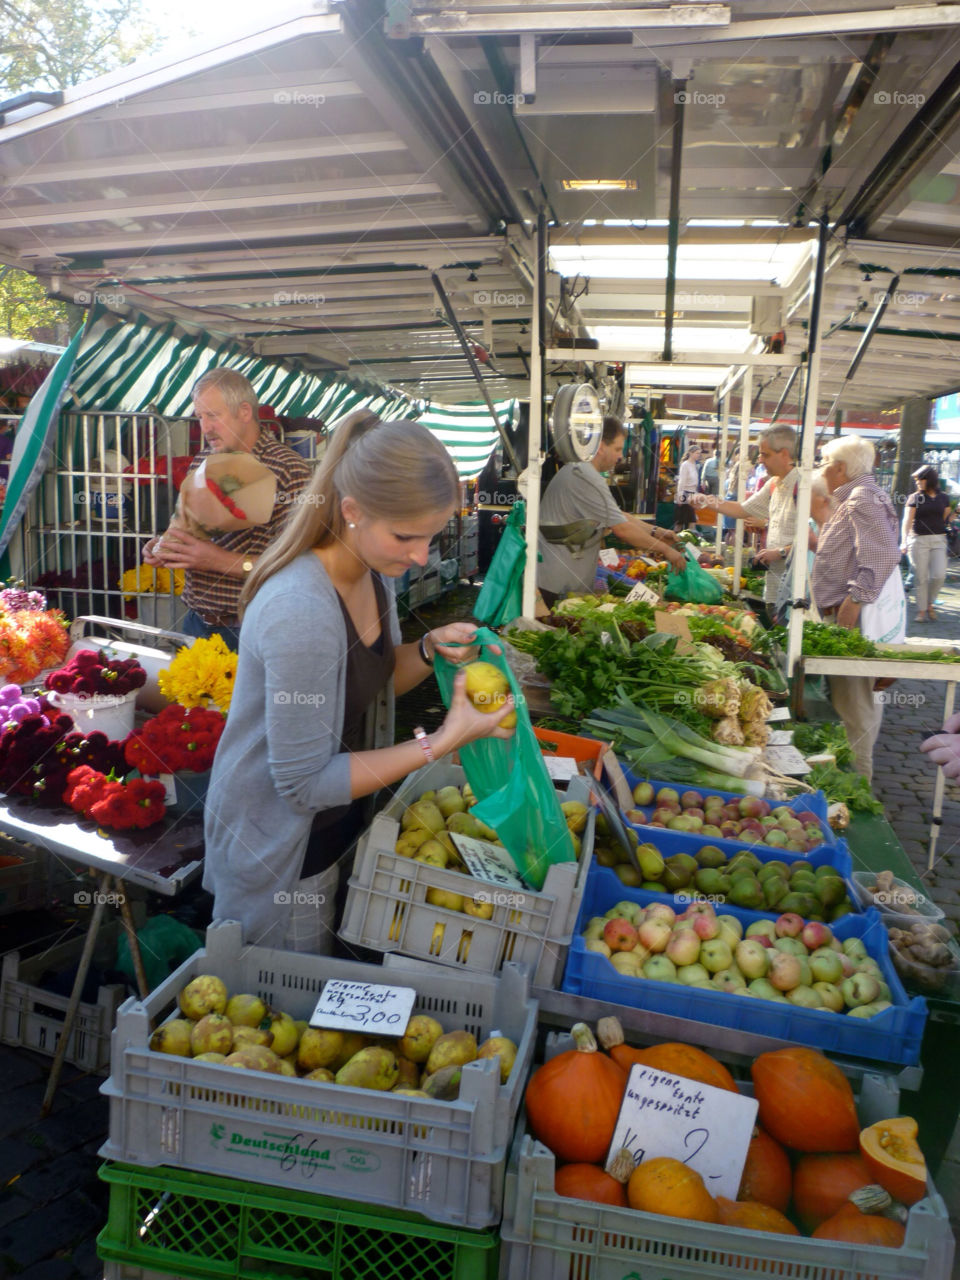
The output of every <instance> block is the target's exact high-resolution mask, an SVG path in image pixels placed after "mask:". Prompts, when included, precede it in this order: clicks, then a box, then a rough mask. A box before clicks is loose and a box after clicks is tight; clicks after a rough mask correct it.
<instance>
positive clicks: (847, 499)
mask: <svg viewBox="0 0 960 1280" xmlns="http://www.w3.org/2000/svg"><path fill="white" fill-rule="evenodd" d="M822 456H823V461H824V464H825V465H824V468H823V478H824V480H825V481H826V484H827V488H828V489H829V490H830V493H831V494H832V495H833V498H834V501H835V502H836V503H838V504H839V505H838V506H837V508H836V510H835V511H834V513H833V515H832V516H831V518H830V520H829V521H828V522H827V525H826V527H825V528H824V530H823V532H822V533H821V535H820V542H819V545H818V547H817V554H816V556H815V557H814V562H813V577H812V579H811V586H812V588H813V598H814V600H815V601H816V604H817V608H818V609H819V610H820V613H821V615H822V616H823V619H824V621H825V622H835V623H837V625H838V626H841V627H849V628H854V627H857V626H859V622H860V611H861V610H862V608H863V606H864V605H865V604H872V603H873V601H874V600H876V598H877V597H878V596H879V594H880V592H881V590H882V589H883V586H884V583H885V582H886V581H887V579H888V578H889V577H890V575H891V573H893V571H894V570H895V569H896V567H897V565H898V564H899V563H900V535H899V522H898V521H897V513H896V511H895V510H894V507H893V503H892V502H891V501H890V497H889V495H888V494H887V493H885V492H884V490H883V489H881V488H880V486H879V485H878V484H877V482H876V480H875V479H874V478H873V464H874V450H873V445H872V444H871V443H870V441H869V440H864V439H862V438H861V437H860V436H849V437H847V438H846V439H843V438H840V439H836V440H831V441H830V442H829V443H828V444H826V445H825V446H824V448H823V453H822ZM830 700H831V702H832V703H833V706H834V709H835V710H836V712H837V715H839V717H840V719H841V720H842V721H843V723H844V726H845V727H846V730H847V737H848V738H849V739H850V745H851V747H852V748H853V753H854V756H855V758H856V767H857V772H858V773H862V774H863V775H864V776H865V777H866V778H867V780H868V781H869V780H870V779H871V778H872V776H873V748H874V744H875V743H876V740H877V736H878V735H879V733H880V722H881V720H882V719H883V701H882V700H881V699H880V698H878V697H877V696H876V691H875V690H874V679H873V677H872V676H831V677H830Z"/></svg>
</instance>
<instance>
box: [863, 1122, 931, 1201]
mask: <svg viewBox="0 0 960 1280" xmlns="http://www.w3.org/2000/svg"><path fill="white" fill-rule="evenodd" d="M860 1154H861V1155H862V1156H863V1158H864V1160H865V1161H866V1165H867V1168H868V1169H869V1170H870V1181H871V1182H879V1184H880V1186H881V1187H883V1189H884V1191H889V1193H890V1195H892V1196H893V1198H894V1199H895V1200H901V1201H903V1203H904V1204H916V1203H917V1201H918V1200H922V1199H923V1197H924V1196H925V1195H926V1194H927V1162H926V1160H924V1158H923V1152H922V1151H921V1150H920V1146H919V1144H918V1142H917V1122H916V1120H914V1119H913V1117H912V1116H897V1117H896V1118H895V1119H893V1120H879V1121H878V1122H877V1123H876V1124H872V1125H870V1126H869V1127H868V1128H866V1129H864V1130H863V1132H862V1133H861V1134H860Z"/></svg>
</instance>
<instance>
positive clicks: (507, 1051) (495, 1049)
mask: <svg viewBox="0 0 960 1280" xmlns="http://www.w3.org/2000/svg"><path fill="white" fill-rule="evenodd" d="M477 1057H478V1058H499V1059H500V1083H501V1084H506V1082H507V1077H508V1076H509V1075H510V1072H511V1071H512V1070H513V1064H514V1063H515V1062H516V1060H517V1046H516V1045H515V1044H514V1043H513V1041H512V1040H508V1039H507V1037H506V1036H490V1038H489V1039H488V1040H484V1042H483V1044H482V1045H481V1046H480V1048H479V1049H478V1050H477Z"/></svg>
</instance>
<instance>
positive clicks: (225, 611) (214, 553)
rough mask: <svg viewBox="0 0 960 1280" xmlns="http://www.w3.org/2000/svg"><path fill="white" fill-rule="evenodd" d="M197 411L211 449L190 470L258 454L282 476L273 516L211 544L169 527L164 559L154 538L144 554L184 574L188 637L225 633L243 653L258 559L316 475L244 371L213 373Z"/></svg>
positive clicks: (203, 384)
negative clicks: (271, 420) (247, 585)
mask: <svg viewBox="0 0 960 1280" xmlns="http://www.w3.org/2000/svg"><path fill="white" fill-rule="evenodd" d="M193 407H194V412H195V414H196V416H197V417H198V418H199V419H200V430H201V431H202V432H203V443H204V447H203V449H202V450H201V451H200V453H198V454H197V456H196V457H195V458H194V460H193V462H192V463H191V466H190V470H191V471H194V470H196V468H197V467H198V466H199V465H200V463H201V461H202V460H203V459H204V458H205V457H207V456H209V455H210V454H211V453H227V452H229V451H230V450H238V449H240V450H243V451H245V452H247V453H252V454H253V456H254V457H255V458H256V459H257V461H258V462H262V463H263V465H264V466H265V467H269V469H270V470H271V471H272V472H273V473H274V475H275V476H276V478H277V493H276V497H275V499H274V504H273V514H272V515H271V517H270V519H269V520H268V521H267V523H266V524H258V525H253V526H251V527H250V528H249V529H237V530H235V531H234V532H232V533H218V534H216V535H215V536H213V537H212V538H210V539H209V540H206V539H203V538H195V537H193V535H192V534H189V533H187V531H186V530H185V529H181V528H170V529H168V530H167V531H166V533H165V534H164V535H163V546H162V548H161V552H160V555H159V556H157V555H155V554H154V551H155V548H156V544H157V542H158V541H159V539H158V538H151V539H150V541H149V542H148V543H147V544H146V546H145V547H144V549H143V559H144V560H145V561H146V563H147V564H154V565H157V564H160V565H165V566H166V567H167V568H169V569H183V570H185V585H184V589H183V598H184V603H185V604H186V605H187V606H188V611H187V616H186V619H185V620H184V623H183V630H184V631H185V632H186V634H187V635H191V636H212V635H220V636H222V637H223V639H224V640H225V641H226V643H227V644H228V645H229V646H230V648H231V649H238V648H239V643H240V633H239V627H240V619H239V608H240V592H241V591H242V589H243V584H244V581H245V580H246V577H247V574H248V573H250V571H251V570H252V569H253V566H254V565H255V564H256V561H257V557H258V556H259V555H260V554H261V553H262V552H263V551H265V550H266V548H267V547H268V546H269V544H270V543H271V542H272V541H273V540H274V538H276V536H277V535H278V533H279V532H280V530H281V528H282V526H283V524H284V522H285V520H286V518H287V515H288V514H289V512H290V510H291V508H292V507H293V505H294V504H295V502H296V500H297V495H298V494H299V493H300V491H301V490H302V489H303V488H304V487H305V485H306V484H307V482H308V481H309V479H310V476H311V474H312V473H311V470H310V466H309V464H308V463H307V462H305V461H304V459H303V458H301V457H300V455H299V454H298V453H294V451H293V450H292V449H290V448H288V447H287V446H286V445H285V444H280V443H279V441H277V440H276V439H275V438H274V436H273V433H272V432H271V431H269V430H268V429H267V428H266V427H262V426H261V424H260V418H259V412H258V405H257V393H256V392H255V391H254V389H253V387H252V386H251V385H250V383H249V381H248V380H247V379H246V378H245V377H244V376H243V374H242V373H237V372H236V370H234V369H209V370H208V371H207V372H206V373H205V374H203V376H202V377H200V378H198V379H197V381H196V382H195V383H194V387H193Z"/></svg>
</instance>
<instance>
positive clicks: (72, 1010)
mask: <svg viewBox="0 0 960 1280" xmlns="http://www.w3.org/2000/svg"><path fill="white" fill-rule="evenodd" d="M97 885H98V889H99V892H98V893H97V895H96V899H95V901H94V904H93V914H92V915H91V917H90V923H89V924H88V925H87V934H86V937H85V938H84V940H83V950H82V951H81V952H80V960H79V962H78V964H77V974H76V977H75V978H74V980H73V989H72V991H71V992H70V999H69V1000H68V1002H67V1010H66V1013H65V1015H64V1019H63V1027H62V1028H61V1031H60V1038H59V1039H58V1040H57V1050H56V1053H55V1054H54V1055H53V1066H52V1067H51V1068H50V1075H49V1076H48V1078H47V1088H46V1092H45V1093H44V1095H43V1102H42V1103H41V1104H40V1114H41V1116H46V1115H49V1114H50V1108H51V1107H52V1106H53V1095H54V1094H55V1093H56V1092H57V1085H58V1084H59V1083H60V1073H61V1071H62V1070H63V1063H64V1060H65V1059H66V1056H67V1044H68V1043H69V1041H70V1036H71V1035H72V1033H73V1024H74V1022H75V1021H76V1019H77V1008H78V1007H79V1005H80V996H81V994H82V993H83V984H84V983H85V982H86V980H87V973H88V971H89V969H90V961H91V960H92V959H93V949H94V947H95V946H96V944H97V934H98V932H99V930H100V921H101V920H102V919H103V910H104V907H105V906H106V904H107V896H108V894H109V893H110V875H109V873H108V872H106V871H105V872H104V873H103V874H102V875H101V876H100V878H99V880H98V881H97Z"/></svg>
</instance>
